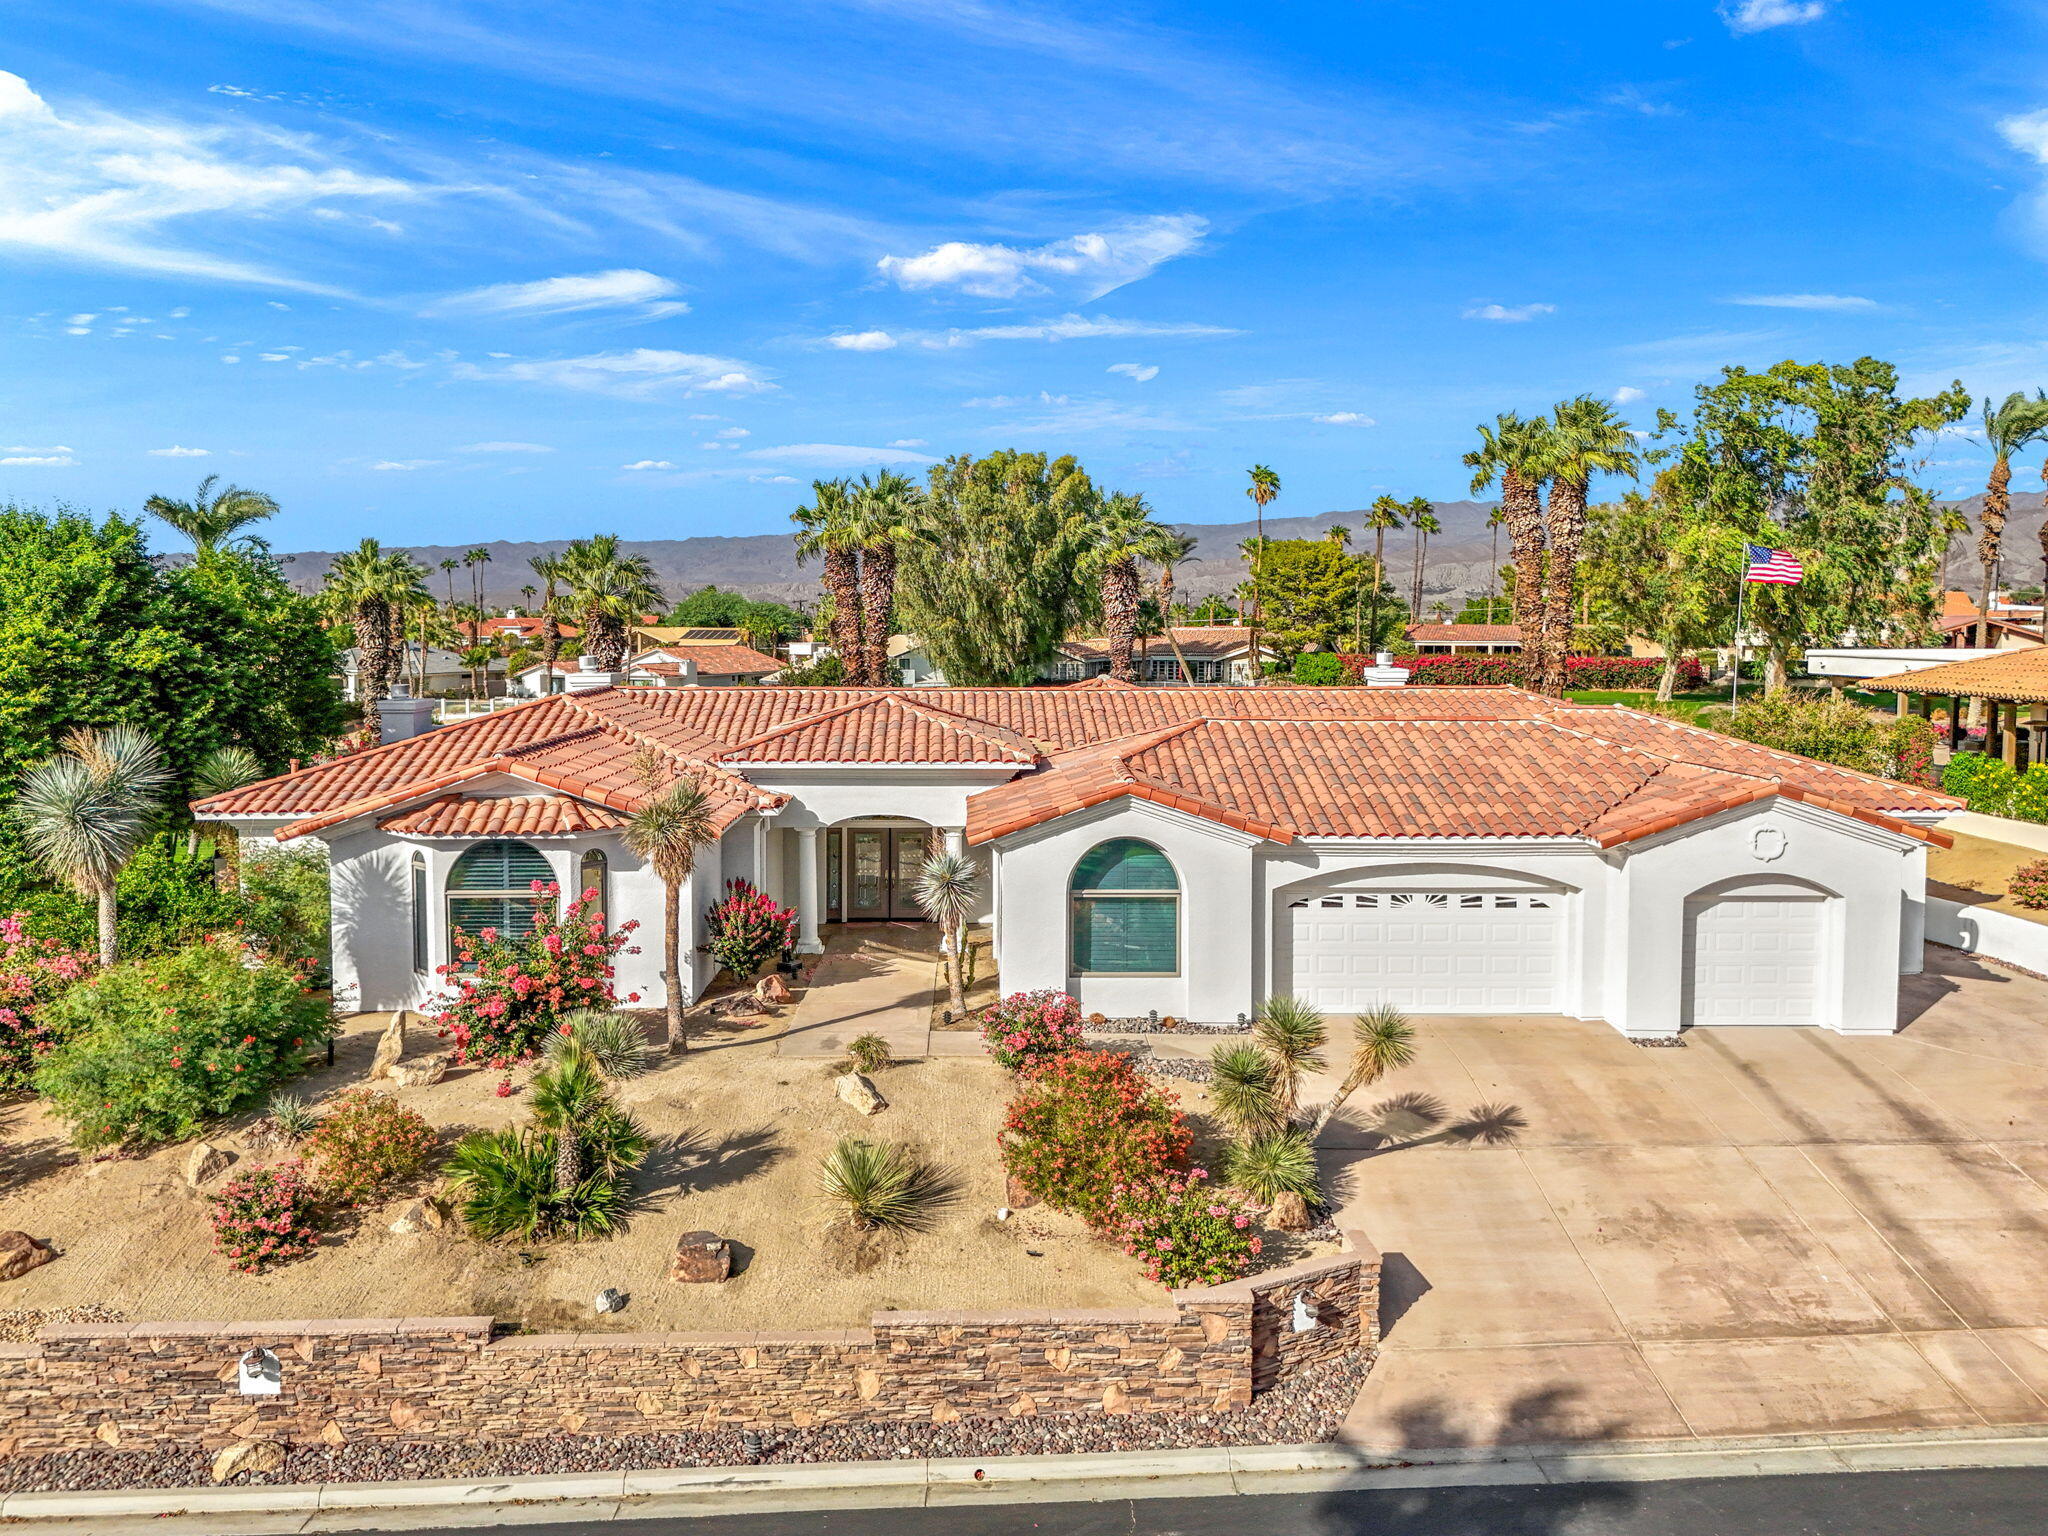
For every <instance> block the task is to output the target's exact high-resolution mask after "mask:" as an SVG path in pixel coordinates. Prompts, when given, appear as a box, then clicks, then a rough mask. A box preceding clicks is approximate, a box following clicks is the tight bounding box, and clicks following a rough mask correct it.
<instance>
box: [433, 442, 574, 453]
mask: <svg viewBox="0 0 2048 1536" xmlns="http://www.w3.org/2000/svg"><path fill="white" fill-rule="evenodd" d="M455 451H456V452H457V453H553V452H554V451H555V450H554V449H552V448H550V447H549V446H548V445H547V444H546V443H469V444H467V445H465V446H463V447H461V448H458V449H456V450H455Z"/></svg>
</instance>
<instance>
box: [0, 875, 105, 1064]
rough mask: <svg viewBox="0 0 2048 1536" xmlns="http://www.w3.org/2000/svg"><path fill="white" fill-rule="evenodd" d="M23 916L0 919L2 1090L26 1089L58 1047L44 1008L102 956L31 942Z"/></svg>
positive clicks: (46, 942) (54, 942)
mask: <svg viewBox="0 0 2048 1536" xmlns="http://www.w3.org/2000/svg"><path fill="white" fill-rule="evenodd" d="M23 915H24V914H22V913H20V912H16V913H13V914H11V915H10V916H7V917H0V1091H6V1090H8V1089H13V1088H26V1087H27V1086H28V1081H29V1076H30V1074H31V1073H33V1072H34V1071H35V1069H36V1064H37V1063H38V1062H40V1061H41V1060H42V1059H43V1057H45V1056H47V1055H48V1054H49V1053H50V1052H51V1051H52V1050H54V1049H55V1048H56V1045H57V1035H56V1032H55V1031H54V1030H52V1029H51V1027H50V1025H49V1024H48V1023H46V1022H45V1021H44V1018H43V1010H44V1008H45V1006H46V1005H47V1004H49V1003H51V1002H54V1001H55V1000H56V999H57V998H58V997H59V996H60V995H62V994H63V993H64V992H65V991H67V990H68V989H69V988H70V986H71V984H72V983H73V982H75V981H82V980H84V979H85V977H87V976H89V975H91V974H92V971H93V968H94V967H95V966H96V965H97V964H98V963H99V961H98V957H97V956H95V955H94V954H92V953H91V952H90V951H88V950H83V949H70V948H67V947H66V946H65V945H64V944H62V943H60V942H59V941H58V940H56V939H32V938H30V937H29V936H28V935H27V934H26V933H24V932H23V931H22V926H21V924H22V918H23Z"/></svg>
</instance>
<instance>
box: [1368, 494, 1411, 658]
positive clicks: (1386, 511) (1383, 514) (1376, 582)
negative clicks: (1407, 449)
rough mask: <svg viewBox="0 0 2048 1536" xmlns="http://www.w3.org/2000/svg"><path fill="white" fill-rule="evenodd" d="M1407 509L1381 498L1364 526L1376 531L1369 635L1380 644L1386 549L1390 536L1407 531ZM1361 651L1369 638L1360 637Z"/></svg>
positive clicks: (1369, 510) (1385, 497)
mask: <svg viewBox="0 0 2048 1536" xmlns="http://www.w3.org/2000/svg"><path fill="white" fill-rule="evenodd" d="M1406 511H1407V508H1405V507H1403V506H1402V505H1401V503H1400V502H1398V501H1396V500H1394V498H1393V497H1391V496H1381V497H1378V498H1376V499H1375V500H1374V502H1373V504H1372V506H1371V507H1369V508H1368V509H1367V510H1366V514H1365V523H1364V526H1365V527H1367V528H1370V529H1371V530H1372V617H1371V619H1370V620H1369V621H1368V622H1367V625H1366V634H1367V635H1370V636H1371V637H1372V638H1373V639H1375V640H1377V639H1378V638H1379V633H1380V588H1381V586H1383V585H1384V584H1385V582H1386V579H1387V562H1386V547H1387V535H1388V534H1390V533H1392V532H1393V531H1394V530H1396V529H1397V528H1402V527H1405V526H1406V524H1405V523H1404V522H1403V521H1402V516H1403V514H1404V513H1405V512H1406ZM1358 649H1359V650H1364V649H1365V637H1364V636H1360V637H1359V640H1358Z"/></svg>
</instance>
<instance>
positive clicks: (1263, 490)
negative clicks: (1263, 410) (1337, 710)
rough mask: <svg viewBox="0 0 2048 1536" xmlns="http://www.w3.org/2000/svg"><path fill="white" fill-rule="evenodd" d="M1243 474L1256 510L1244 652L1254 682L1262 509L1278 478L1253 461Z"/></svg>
mask: <svg viewBox="0 0 2048 1536" xmlns="http://www.w3.org/2000/svg"><path fill="white" fill-rule="evenodd" d="M1247 473H1248V474H1249V475H1250V477H1251V482H1252V483H1251V484H1250V485H1248V486H1246V487H1245V488H1244V493H1245V495H1247V496H1249V497H1251V499H1252V506H1253V507H1254V508H1256V509H1257V510H1256V513H1255V516H1256V519H1257V523H1258V531H1257V533H1256V535H1255V538H1256V542H1255V543H1254V544H1253V545H1252V558H1251V580H1252V626H1251V627H1252V633H1251V649H1250V651H1249V652H1248V654H1249V656H1250V657H1251V668H1252V681H1253V682H1255V683H1256V682H1257V681H1258V680H1259V674H1260V670H1261V667H1262V666H1263V656H1262V653H1261V651H1260V648H1259V629H1260V627H1261V625H1262V624H1263V623H1264V621H1265V617H1266V609H1265V603H1264V599H1263V596H1262V594H1261V593H1260V591H1259V565H1260V562H1261V561H1262V559H1263V558H1264V556H1265V553H1266V508H1268V507H1269V506H1271V505H1272V504H1273V503H1274V501H1275V500H1277V499H1278V498H1279V495H1280V477H1279V476H1278V475H1276V474H1274V473H1273V471H1272V470H1271V469H1269V468H1267V467H1266V466H1265V465H1264V464H1254V465H1253V466H1252V467H1251V469H1250V470H1249V471H1247Z"/></svg>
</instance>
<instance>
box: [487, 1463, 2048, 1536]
mask: <svg viewBox="0 0 2048 1536" xmlns="http://www.w3.org/2000/svg"><path fill="white" fill-rule="evenodd" d="M519 1530H520V1533H521V1536H594V1533H595V1532H598V1531H604V1532H607V1533H610V1536H960V1533H965V1532H971V1533H973V1536H1240V1533H1256V1536H2041V1533H2042V1532H2044V1531H2048V1470H2039V1469H2034V1468H2001V1469H1992V1470H1968V1471H1944V1472H1861V1473H1847V1474H1841V1475H1832V1476H1830V1475H1814V1476H1805V1477H1745V1478H1712V1479H1702V1480H1699V1481H1689V1482H1655V1483H1585V1484H1578V1485H1569V1486H1557V1485H1554V1486H1549V1487H1538V1488H1430V1489H1417V1490H1412V1491H1404V1492H1370V1493H1325V1494H1281V1495H1274V1496H1271V1497H1236V1498H1207V1499H1142V1500H1127V1499H1119V1500H1115V1501H1111V1502H1106V1503H1096V1504H1004V1505H991V1506H989V1507H987V1508H983V1509H975V1508H962V1507H959V1506H949V1507H945V1508H934V1509H872V1510H840V1511H831V1512H825V1513H814V1514H782V1515H725V1516H709V1517H663V1518H659V1519H646V1520H636V1519H631V1518H628V1519H624V1520H615V1521H606V1522H604V1523H602V1524H601V1525H525V1524H522V1525H520V1527H519Z"/></svg>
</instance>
